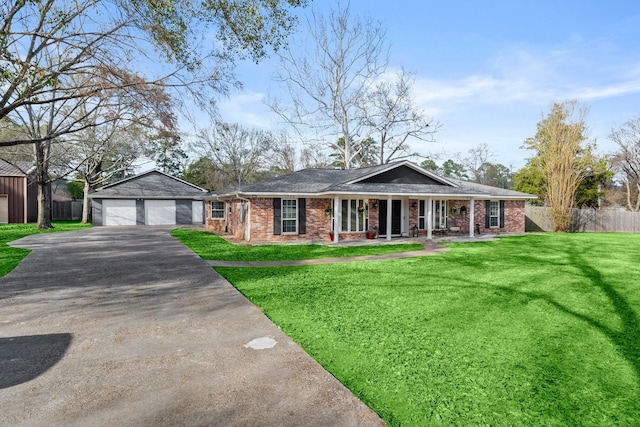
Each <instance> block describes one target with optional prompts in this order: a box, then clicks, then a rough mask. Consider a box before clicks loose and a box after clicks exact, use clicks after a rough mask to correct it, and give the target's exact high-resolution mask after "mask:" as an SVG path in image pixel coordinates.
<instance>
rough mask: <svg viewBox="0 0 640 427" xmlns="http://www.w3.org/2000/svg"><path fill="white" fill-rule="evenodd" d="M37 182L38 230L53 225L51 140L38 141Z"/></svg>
mask: <svg viewBox="0 0 640 427" xmlns="http://www.w3.org/2000/svg"><path fill="white" fill-rule="evenodd" d="M33 145H34V149H35V157H36V184H37V185H38V223H37V225H36V228H37V229H38V230H42V229H47V228H53V226H52V225H51V185H50V183H51V181H50V180H49V141H42V142H36V143H35V144H33Z"/></svg>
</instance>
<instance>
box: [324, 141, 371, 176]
mask: <svg viewBox="0 0 640 427" xmlns="http://www.w3.org/2000/svg"><path fill="white" fill-rule="evenodd" d="M344 145H345V142H344V138H339V139H338V141H337V142H336V143H335V144H332V145H330V148H331V150H332V153H331V154H329V158H330V159H332V160H333V161H332V163H331V166H333V167H334V168H339V169H347V167H346V165H345V164H344V156H343V155H342V153H343V152H344ZM352 147H354V148H356V149H357V150H356V151H357V154H355V155H354V156H353V157H352V158H351V167H352V168H366V167H368V166H374V165H377V164H378V160H377V149H378V143H377V142H376V141H374V140H373V138H367V139H365V140H363V141H357V142H356V141H352Z"/></svg>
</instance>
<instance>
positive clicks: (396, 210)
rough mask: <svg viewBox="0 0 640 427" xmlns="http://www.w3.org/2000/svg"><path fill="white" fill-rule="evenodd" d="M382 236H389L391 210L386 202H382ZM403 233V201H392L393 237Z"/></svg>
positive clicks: (380, 202)
mask: <svg viewBox="0 0 640 427" xmlns="http://www.w3.org/2000/svg"><path fill="white" fill-rule="evenodd" d="M379 204H380V224H379V226H380V235H381V236H386V235H387V215H388V214H389V209H388V206H387V201H386V200H380V201H379ZM401 231H402V200H391V235H394V234H396V235H397V234H400V233H401Z"/></svg>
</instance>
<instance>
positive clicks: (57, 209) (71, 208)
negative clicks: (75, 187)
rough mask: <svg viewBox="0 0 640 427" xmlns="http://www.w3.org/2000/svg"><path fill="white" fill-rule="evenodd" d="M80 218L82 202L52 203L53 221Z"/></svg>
mask: <svg viewBox="0 0 640 427" xmlns="http://www.w3.org/2000/svg"><path fill="white" fill-rule="evenodd" d="M80 218H82V202H79V201H75V200H74V201H70V202H55V201H54V202H53V215H52V219H53V220H54V221H70V220H76V219H80Z"/></svg>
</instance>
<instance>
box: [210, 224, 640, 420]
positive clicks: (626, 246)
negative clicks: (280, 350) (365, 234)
mask: <svg viewBox="0 0 640 427" xmlns="http://www.w3.org/2000/svg"><path fill="white" fill-rule="evenodd" d="M450 248H451V250H450V251H449V252H447V253H444V254H440V255H436V256H431V257H421V258H408V259H400V260H392V261H375V262H362V263H351V264H333V265H318V266H305V267H280V268H246V269H240V268H219V269H216V270H217V271H219V272H220V273H221V274H222V275H223V276H224V277H226V278H227V279H228V280H229V281H230V282H231V283H232V284H233V285H234V286H236V287H237V288H238V289H239V290H240V291H241V292H242V293H243V294H244V295H246V296H247V297H248V298H249V299H250V300H251V301H253V302H254V303H255V304H257V305H258V306H260V307H262V308H263V309H264V311H265V313H266V314H267V315H268V316H269V317H270V318H271V319H273V321H274V322H275V323H276V324H278V325H279V326H280V327H281V328H282V329H283V330H284V331H285V332H286V333H287V334H288V335H289V336H291V337H292V338H293V339H294V340H296V341H297V342H299V343H300V344H301V345H302V346H303V347H304V349H305V350H306V351H307V352H308V353H309V354H310V355H311V356H312V357H314V358H315V359H316V360H317V361H318V362H320V363H321V364H322V365H323V366H324V367H325V368H326V369H327V370H329V371H330V372H331V373H332V374H333V375H335V376H336V377H337V378H338V379H339V380H340V381H341V382H342V383H344V384H345V385H346V386H347V387H349V388H350V389H351V390H352V391H353V392H354V393H355V394H356V395H357V396H358V397H360V398H361V399H362V400H363V401H364V402H365V403H367V404H368V405H369V406H370V407H371V408H372V409H373V410H375V411H376V412H377V413H379V414H380V415H381V416H382V418H383V419H385V420H386V421H387V422H388V423H389V424H390V425H403V426H425V425H459V426H469V425H492V426H530V425H541V426H578V425H583V426H585V425H586V426H614V425H619V426H630V425H638V423H639V422H640V421H639V420H640V415H639V414H640V399H639V398H638V396H640V318H639V313H640V268H638V265H639V263H640V235H628V234H591V233H589V234H541V235H526V236H520V237H508V238H502V239H500V240H499V241H494V242H482V243H460V244H451V245H450Z"/></svg>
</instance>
